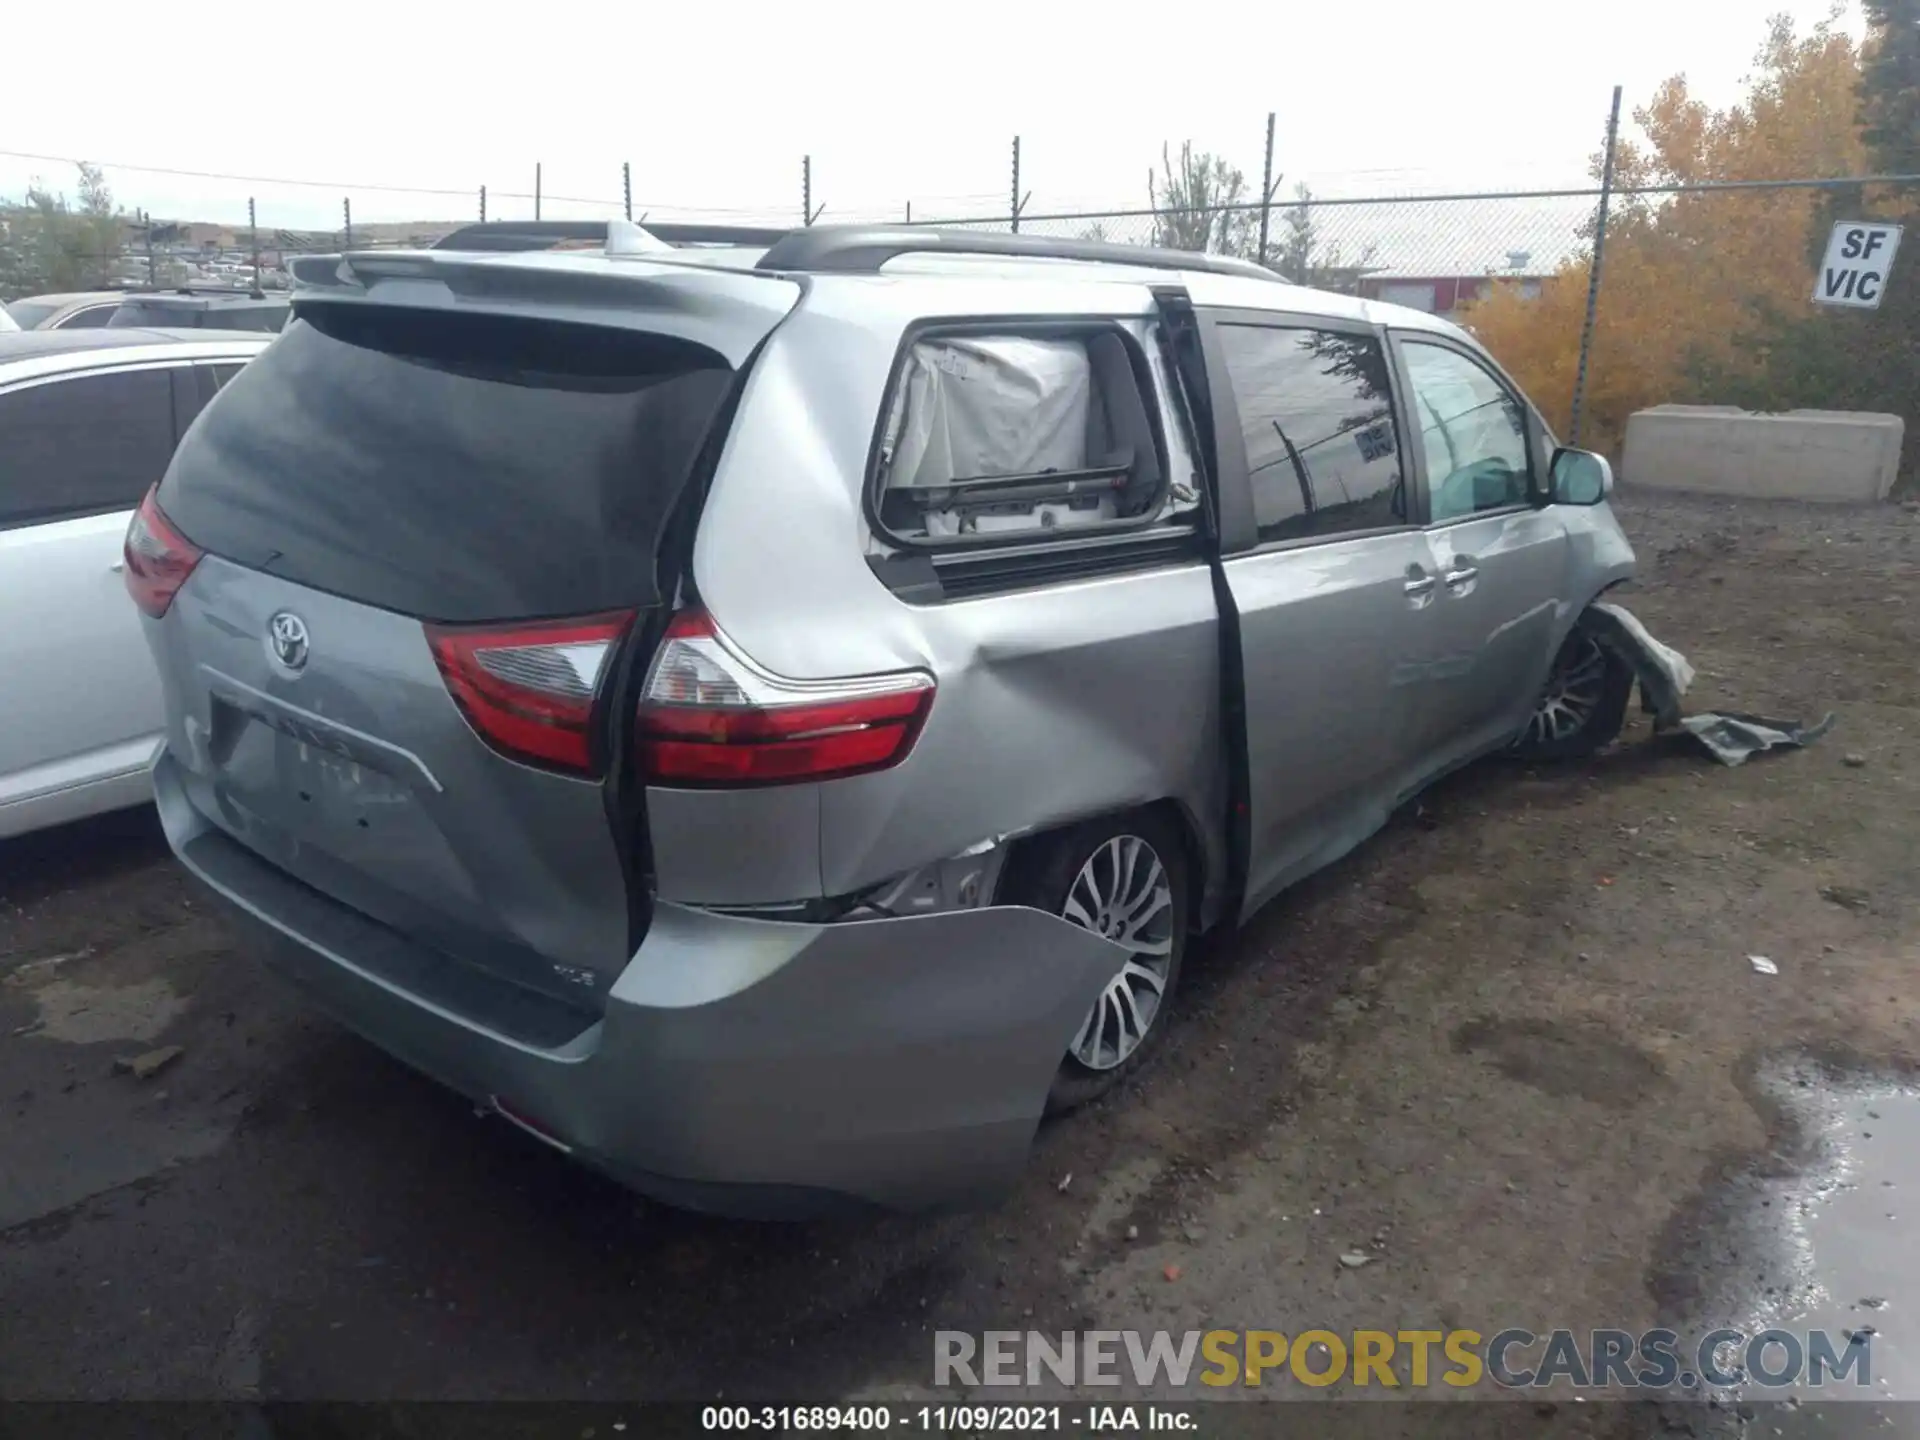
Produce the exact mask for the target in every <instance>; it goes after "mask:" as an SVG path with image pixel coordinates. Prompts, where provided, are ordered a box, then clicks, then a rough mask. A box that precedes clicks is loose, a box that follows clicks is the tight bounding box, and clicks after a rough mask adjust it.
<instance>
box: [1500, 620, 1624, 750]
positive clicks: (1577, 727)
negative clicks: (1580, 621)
mask: <svg viewBox="0 0 1920 1440" xmlns="http://www.w3.org/2000/svg"><path fill="white" fill-rule="evenodd" d="M1632 695H1633V671H1632V670H1631V669H1630V668H1629V667H1628V665H1627V663H1626V661H1624V660H1622V659H1621V658H1620V657H1619V656H1618V655H1617V654H1615V653H1614V652H1613V650H1612V649H1610V648H1609V647H1608V646H1606V645H1603V644H1601V643H1600V641H1599V640H1598V639H1597V638H1596V637H1595V635H1594V633H1593V632H1592V631H1591V630H1589V629H1588V628H1587V627H1586V626H1585V625H1575V626H1574V627H1573V631H1572V633H1571V634H1569V635H1568V636H1567V639H1566V643H1565V644H1563V645H1562V646H1561V647H1560V653H1559V654H1558V655H1556V656H1555V657H1554V660H1553V669H1552V670H1551V671H1550V672H1549V673H1548V675H1547V683H1546V685H1545V686H1543V687H1542V689H1541V692H1540V698H1539V700H1538V701H1537V702H1536V703H1535V705H1534V709H1533V714H1532V715H1530V716H1528V717H1527V728H1526V729H1525V730H1523V731H1521V732H1520V737H1519V739H1517V740H1515V741H1514V742H1513V754H1514V755H1515V756H1517V757H1518V758H1520V759H1522V760H1584V759H1585V758H1587V757H1588V756H1589V755H1593V754H1597V753H1598V752H1599V751H1601V750H1603V749H1605V748H1606V747H1607V746H1608V745H1611V744H1612V743H1613V741H1614V739H1615V737H1617V736H1618V735H1619V734H1620V727H1621V725H1622V724H1624V723H1625V721H1626V716H1627V701H1628V700H1629V699H1630V698H1632Z"/></svg>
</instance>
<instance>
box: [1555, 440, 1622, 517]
mask: <svg viewBox="0 0 1920 1440" xmlns="http://www.w3.org/2000/svg"><path fill="white" fill-rule="evenodd" d="M1611 494H1613V467H1612V466H1611V465H1609V464H1608V463H1607V459H1606V456H1604V455H1596V454H1594V453H1593V452H1592V451H1591V450H1570V449H1567V448H1566V447H1565V446H1562V447H1561V448H1560V449H1558V450H1556V451H1554V452H1553V467H1552V470H1551V472H1550V474H1549V480H1548V486H1547V497H1548V499H1549V500H1550V501H1551V502H1552V503H1553V504H1555V505H1598V504H1599V503H1600V502H1601V501H1602V500H1605V499H1606V498H1607V497H1608V496H1609V495H1611Z"/></svg>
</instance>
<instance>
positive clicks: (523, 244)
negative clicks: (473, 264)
mask: <svg viewBox="0 0 1920 1440" xmlns="http://www.w3.org/2000/svg"><path fill="white" fill-rule="evenodd" d="M641 228H642V229H644V230H645V231H646V232H647V233H648V234H649V235H654V236H657V237H658V238H659V239H661V240H664V241H666V243H667V244H669V245H676V246H678V245H772V244H775V243H776V242H778V241H780V240H782V239H784V238H785V237H786V236H787V235H788V233H790V232H789V231H788V230H787V228H786V227H785V226H761V225H700V224H684V225H683V224H679V223H677V222H673V221H665V220H663V221H660V222H659V223H657V224H647V225H642V226H641ZM606 239H607V222H606V221H604V220H483V221H481V222H479V223H478V224H474V225H462V226H461V227H460V228H459V229H458V230H455V231H453V232H451V233H450V234H447V235H443V236H441V237H440V238H439V239H438V240H436V241H434V242H433V248H434V249H435V250H551V249H553V248H554V247H556V246H559V245H564V244H567V243H568V242H570V241H571V242H574V243H579V242H581V241H585V242H588V243H591V244H600V245H604V244H605V243H606Z"/></svg>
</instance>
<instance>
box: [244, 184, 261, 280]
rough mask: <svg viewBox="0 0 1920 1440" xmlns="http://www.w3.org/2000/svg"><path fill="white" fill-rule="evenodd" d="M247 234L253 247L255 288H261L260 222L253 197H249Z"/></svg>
mask: <svg viewBox="0 0 1920 1440" xmlns="http://www.w3.org/2000/svg"><path fill="white" fill-rule="evenodd" d="M247 235H248V242H247V243H248V244H250V245H251V246H252V247H253V288H254V289H256V290H258V289H259V288H260V222H259V219H258V217H257V215H256V213H255V211H254V208H253V197H252V196H251V195H249V196H248V197H247Z"/></svg>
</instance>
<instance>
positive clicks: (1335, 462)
mask: <svg viewBox="0 0 1920 1440" xmlns="http://www.w3.org/2000/svg"><path fill="white" fill-rule="evenodd" d="M1220 343H1221V348H1222V350H1223V351H1224V352H1225V356H1226V363H1227V375H1228V377H1229V379H1230V380H1231V381H1232V383H1233V393H1234V399H1235V400H1236V401H1237V402H1238V403H1239V409H1240V430H1241V434H1242V435H1243V436H1244V438H1245V440H1246V445H1247V469H1248V472H1249V475H1250V477H1251V479H1252V482H1253V514H1254V519H1255V520H1256V521H1257V522H1258V523H1259V526H1260V538H1261V539H1262V540H1289V539H1295V538H1298V537H1300V536H1306V535H1339V534H1345V533H1349V532H1352V531H1355V530H1377V529H1381V528H1383V527H1388V526H1393V525H1399V524H1403V523H1405V520H1406V513H1407V507H1406V487H1405V484H1404V482H1403V477H1402V470H1401V464H1400V443H1399V437H1398V435H1397V433H1396V431H1395V428H1394V423H1393V409H1392V405H1391V403H1390V400H1389V396H1390V394H1391V386H1390V385H1389V383H1388V379H1387V361H1386V354H1385V352H1384V350H1383V349H1382V347H1381V345H1380V342H1379V341H1378V340H1377V339H1375V338H1374V337H1372V336H1370V335H1348V334H1343V333H1339V332H1336V331H1331V330H1308V329H1292V328H1282V327H1278V326H1264V325H1223V326H1221V327H1220Z"/></svg>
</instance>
